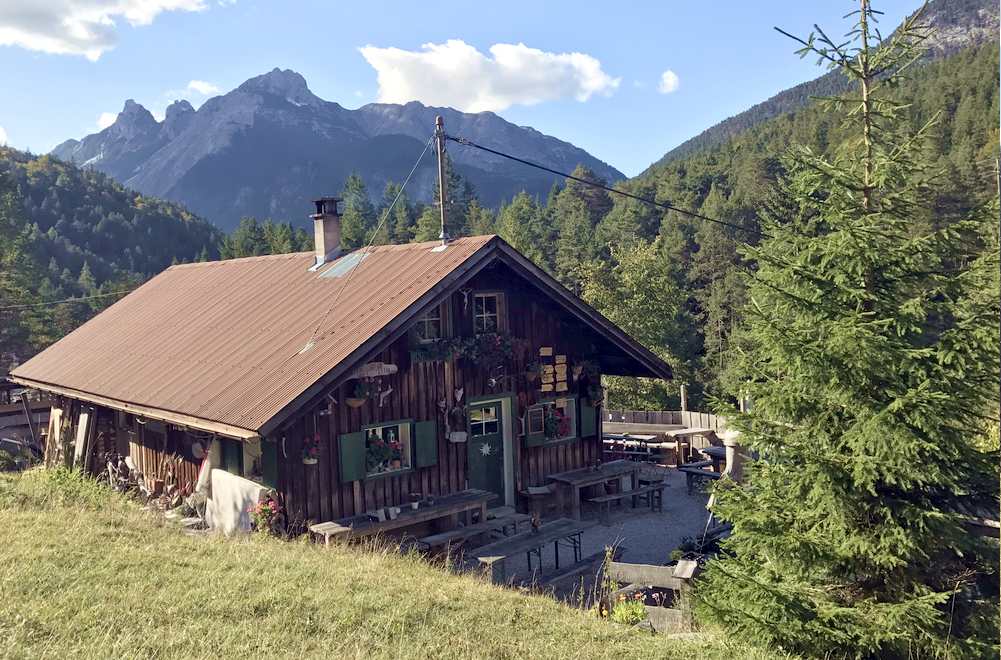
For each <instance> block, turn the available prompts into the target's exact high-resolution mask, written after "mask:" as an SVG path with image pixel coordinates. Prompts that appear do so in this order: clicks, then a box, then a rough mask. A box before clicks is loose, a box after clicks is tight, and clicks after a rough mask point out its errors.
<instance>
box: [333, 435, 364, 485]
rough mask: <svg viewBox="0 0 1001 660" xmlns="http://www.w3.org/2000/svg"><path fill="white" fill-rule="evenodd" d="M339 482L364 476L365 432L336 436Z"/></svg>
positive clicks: (355, 479)
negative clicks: (339, 468) (339, 470)
mask: <svg viewBox="0 0 1001 660" xmlns="http://www.w3.org/2000/svg"><path fill="white" fill-rule="evenodd" d="M338 451H339V454H338V456H339V458H340V463H341V483H347V482H349V481H361V480H363V479H364V478H365V432H364V431H355V432H354V433H345V434H344V435H342V436H341V437H340V438H338Z"/></svg>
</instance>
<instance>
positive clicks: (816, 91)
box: [643, 0, 998, 174]
mask: <svg viewBox="0 0 1001 660" xmlns="http://www.w3.org/2000/svg"><path fill="white" fill-rule="evenodd" d="M923 15H924V17H925V20H926V21H927V23H928V24H929V25H930V26H931V28H932V30H933V32H932V34H931V35H930V37H929V39H927V40H926V42H925V48H926V49H927V51H926V58H927V59H933V58H940V57H945V56H948V55H952V54H954V53H956V52H957V51H960V50H963V49H964V48H968V47H970V46H977V45H980V44H983V43H994V42H997V36H998V5H997V3H996V2H993V1H992V0H932V2H929V3H928V7H927V8H926V9H925V11H924V14H923ZM848 87H849V83H848V80H847V79H846V78H845V77H844V76H843V75H842V74H841V73H840V72H838V71H829V72H828V73H825V74H824V75H822V76H820V77H818V78H815V79H813V80H808V81H807V82H804V83H800V84H799V85H795V86H794V87H790V88H789V89H785V90H782V91H781V92H779V93H778V94H776V95H775V96H772V97H771V98H768V99H766V100H764V101H762V102H761V103H757V104H755V105H753V106H751V107H750V108H748V109H747V110H744V111H743V112H740V113H738V114H736V115H734V116H733V117H728V118H727V119H724V120H723V121H721V122H719V123H718V124H716V125H714V126H711V127H709V128H707V129H706V130H704V131H702V132H701V133H699V134H698V135H696V136H695V137H692V138H689V139H688V140H685V141H684V142H682V143H681V144H679V145H678V146H677V147H675V148H673V149H671V150H670V151H668V152H667V153H666V154H664V156H663V157H661V158H660V160H658V161H657V162H656V163H654V164H653V165H651V166H650V168H649V169H648V171H647V172H644V173H643V174H648V173H649V171H650V170H653V169H656V168H658V167H660V166H662V165H666V164H667V163H669V162H671V161H673V160H677V159H679V158H685V157H686V156H690V155H692V154H695V153H698V152H700V151H704V150H706V149H710V148H712V147H717V146H719V145H721V144H723V143H725V142H727V141H728V140H732V139H733V138H735V137H738V136H739V135H740V134H741V133H743V132H744V131H746V130H748V129H751V128H753V127H755V126H757V125H759V124H761V123H763V122H765V121H767V120H769V119H771V118H773V117H777V116H779V115H781V114H784V113H787V112H791V111H794V110H800V109H802V108H804V107H806V106H807V105H809V104H810V102H811V99H813V98H816V97H818V96H833V95H836V94H841V93H843V92H844V91H845V90H846V89H848Z"/></svg>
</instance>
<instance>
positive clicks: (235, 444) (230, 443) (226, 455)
mask: <svg viewBox="0 0 1001 660" xmlns="http://www.w3.org/2000/svg"><path fill="white" fill-rule="evenodd" d="M219 443H220V448H221V449H222V469H224V470H226V472H229V473H230V474H235V475H238V476H243V443H241V442H240V441H239V440H229V439H226V438H221V439H220V440H219Z"/></svg>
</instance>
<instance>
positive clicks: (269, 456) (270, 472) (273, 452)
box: [261, 439, 278, 488]
mask: <svg viewBox="0 0 1001 660" xmlns="http://www.w3.org/2000/svg"><path fill="white" fill-rule="evenodd" d="M261 470H262V471H263V472H264V485H265V486H268V487H269V488H277V487H278V443H277V442H274V441H271V440H265V439H261Z"/></svg>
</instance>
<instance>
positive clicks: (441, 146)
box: [434, 115, 448, 245]
mask: <svg viewBox="0 0 1001 660" xmlns="http://www.w3.org/2000/svg"><path fill="white" fill-rule="evenodd" d="M434 141H435V148H436V149H437V151H438V208H439V209H440V211H441V233H440V234H439V235H438V238H440V239H441V244H442V245H445V243H447V242H448V234H447V233H446V232H445V226H446V225H445V200H446V199H448V193H447V191H446V186H447V184H446V179H445V120H444V119H442V118H441V115H438V116H437V117H435V119H434Z"/></svg>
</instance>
